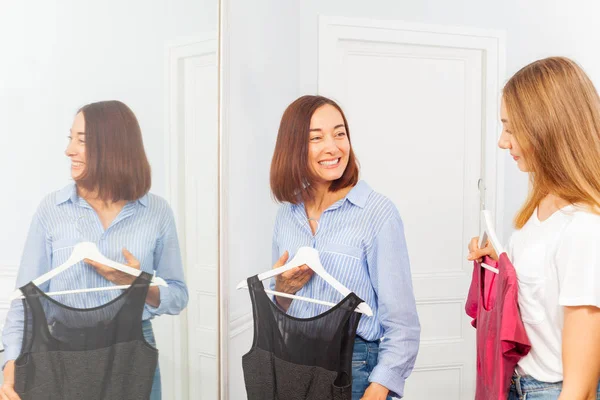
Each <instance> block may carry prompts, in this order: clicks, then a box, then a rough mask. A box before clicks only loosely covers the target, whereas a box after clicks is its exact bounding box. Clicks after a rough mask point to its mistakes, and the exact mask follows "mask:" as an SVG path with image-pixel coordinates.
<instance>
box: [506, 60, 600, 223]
mask: <svg viewBox="0 0 600 400" xmlns="http://www.w3.org/2000/svg"><path fill="white" fill-rule="evenodd" d="M503 101H504V105H505V107H506V112H507V114H508V118H509V122H510V128H511V131H512V134H513V135H514V136H515V139H516V140H517V142H518V143H519V145H520V146H521V149H522V150H523V154H524V156H525V161H526V163H527V167H528V169H529V171H530V174H529V179H530V189H529V194H528V197H527V200H526V201H525V204H524V205H523V206H522V207H521V209H520V210H519V212H518V213H517V215H516V217H515V221H514V223H515V226H516V228H518V229H519V228H522V227H523V225H525V223H526V222H527V220H528V219H529V218H530V217H531V215H532V214H533V212H534V210H535V208H536V207H537V206H538V204H539V203H540V201H541V200H542V199H543V198H544V197H545V196H546V195H547V194H550V193H552V194H554V195H556V196H558V197H560V198H563V199H565V200H567V201H568V202H570V203H572V204H578V205H581V206H584V207H585V208H587V209H589V210H590V211H592V212H594V213H596V214H600V98H599V97H598V92H597V91H596V89H595V88H594V85H593V84H592V81H591V80H590V79H589V77H588V76H587V75H586V74H585V72H584V71H583V70H582V69H581V67H580V66H579V65H577V64H576V63H575V62H574V61H572V60H570V59H568V58H565V57H550V58H546V59H543V60H538V61H535V62H533V63H531V64H529V65H527V66H525V67H523V68H522V69H521V70H520V71H518V72H517V73H516V74H515V75H514V76H513V77H512V78H510V80H509V81H508V82H507V83H506V85H505V86H504V90H503Z"/></svg>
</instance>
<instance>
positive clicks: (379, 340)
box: [354, 335, 381, 345]
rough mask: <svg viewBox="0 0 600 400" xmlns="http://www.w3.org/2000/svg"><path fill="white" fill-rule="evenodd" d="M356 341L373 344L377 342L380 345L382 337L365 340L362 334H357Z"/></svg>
mask: <svg viewBox="0 0 600 400" xmlns="http://www.w3.org/2000/svg"><path fill="white" fill-rule="evenodd" d="M354 343H355V344H356V343H366V344H369V343H372V344H376V345H379V343H381V339H377V340H365V339H363V338H361V337H360V336H358V335H356V338H355V339H354Z"/></svg>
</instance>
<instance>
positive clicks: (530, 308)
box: [469, 57, 600, 400]
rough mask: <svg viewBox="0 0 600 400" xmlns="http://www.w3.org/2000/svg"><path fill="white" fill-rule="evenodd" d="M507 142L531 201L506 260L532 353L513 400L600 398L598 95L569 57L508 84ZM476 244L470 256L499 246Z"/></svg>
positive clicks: (534, 66)
mask: <svg viewBox="0 0 600 400" xmlns="http://www.w3.org/2000/svg"><path fill="white" fill-rule="evenodd" d="M501 120H502V124H503V131H502V135H501V136H500V141H499V142H498V145H499V146H500V148H502V149H505V150H508V151H509V152H510V154H511V156H512V157H513V159H514V160H515V162H516V164H517V167H518V168H519V169H520V170H521V171H523V172H526V173H528V174H529V180H530V188H529V196H528V198H527V200H526V201H525V203H524V205H523V207H522V208H521V210H520V211H519V212H518V213H517V215H516V217H515V227H516V228H517V230H516V231H515V232H514V233H513V235H512V237H511V239H510V242H509V246H508V249H507V255H508V256H509V257H510V259H511V261H512V264H513V265H514V267H515V270H516V273H517V278H518V281H519V309H520V313H521V318H522V320H523V323H524V326H525V330H526V332H527V335H528V337H529V340H530V342H531V350H530V352H529V354H527V356H525V357H524V358H522V359H521V360H520V361H519V363H518V365H517V367H516V370H515V373H514V376H513V379H512V382H511V387H510V393H509V396H508V398H509V399H511V400H512V399H515V400H516V399H522V398H525V397H527V399H540V400H550V399H561V400H563V399H564V400H567V399H568V400H571V399H596V398H598V399H600V385H599V380H600V98H599V97H598V93H597V92H596V89H595V88H594V85H593V84H592V82H591V81H590V79H589V78H588V76H587V75H586V74H585V72H584V71H583V70H582V69H581V67H579V66H578V65H577V64H576V63H575V62H573V61H572V60H569V59H567V58H564V57H551V58H546V59H543V60H538V61H535V62H533V63H531V64H529V65H527V66H525V67H523V68H522V69H521V70H520V71H518V72H517V73H516V74H515V75H514V76H513V77H512V78H510V80H509V81H508V82H507V83H506V85H505V87H504V91H503V96H502V107H501ZM477 242H478V238H474V239H473V240H472V241H471V243H470V244H469V252H470V253H469V259H470V260H476V259H481V257H483V256H485V255H490V256H491V257H492V258H494V259H497V258H498V256H497V255H496V253H495V252H494V250H493V248H492V247H491V245H489V244H488V245H486V247H485V248H483V249H479V248H478V246H477Z"/></svg>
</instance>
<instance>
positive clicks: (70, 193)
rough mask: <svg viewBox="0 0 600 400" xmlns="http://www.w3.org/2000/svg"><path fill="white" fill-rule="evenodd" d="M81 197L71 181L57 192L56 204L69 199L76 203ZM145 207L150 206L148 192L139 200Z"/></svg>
mask: <svg viewBox="0 0 600 400" xmlns="http://www.w3.org/2000/svg"><path fill="white" fill-rule="evenodd" d="M78 199H79V195H78V194H77V186H76V185H75V183H70V184H68V185H67V186H65V187H64V188H62V189H61V190H59V191H58V193H57V194H56V205H60V204H63V203H66V202H67V201H69V200H70V201H71V203H72V204H76V203H77V200H78ZM137 202H138V203H140V204H141V205H142V206H144V207H148V193H146V194H145V195H143V196H142V197H140V198H139V199H138V200H137Z"/></svg>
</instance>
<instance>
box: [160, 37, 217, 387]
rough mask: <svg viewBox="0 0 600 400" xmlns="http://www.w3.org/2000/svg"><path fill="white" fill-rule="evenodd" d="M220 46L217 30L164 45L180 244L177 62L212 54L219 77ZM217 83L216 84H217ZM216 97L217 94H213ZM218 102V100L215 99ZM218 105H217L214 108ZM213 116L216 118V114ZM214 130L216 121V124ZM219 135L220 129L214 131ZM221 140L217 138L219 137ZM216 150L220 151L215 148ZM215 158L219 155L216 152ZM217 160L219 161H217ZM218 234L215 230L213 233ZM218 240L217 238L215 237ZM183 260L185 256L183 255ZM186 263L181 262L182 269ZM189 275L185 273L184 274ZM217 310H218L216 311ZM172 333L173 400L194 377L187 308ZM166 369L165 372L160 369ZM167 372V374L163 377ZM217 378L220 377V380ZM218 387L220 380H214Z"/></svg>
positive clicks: (169, 156) (168, 141)
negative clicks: (189, 360)
mask: <svg viewBox="0 0 600 400" xmlns="http://www.w3.org/2000/svg"><path fill="white" fill-rule="evenodd" d="M218 53H219V46H218V34H217V32H211V33H206V34H203V35H198V36H194V37H191V38H187V39H181V40H177V41H173V42H169V43H167V44H166V49H165V58H164V59H165V88H166V93H167V94H166V96H165V104H164V108H165V115H166V118H165V127H164V129H165V132H166V133H165V141H164V156H165V167H166V171H167V173H166V196H165V197H166V200H167V201H168V202H169V204H170V205H171V208H172V210H173V213H174V215H175V221H176V225H177V234H178V237H179V242H180V243H185V242H186V241H188V240H189V238H186V237H185V229H184V226H185V219H184V215H183V210H184V207H185V199H186V197H187V196H186V188H185V176H184V173H185V165H183V164H182V162H181V161H182V160H183V157H184V152H183V149H182V148H181V146H180V143H181V141H182V138H184V137H185V119H184V117H183V115H182V114H181V107H182V105H183V106H185V105H184V92H183V90H182V88H181V87H180V85H181V83H182V82H183V73H182V69H181V68H180V65H181V64H182V62H183V61H184V60H185V59H186V58H191V57H197V56H201V55H206V54H215V55H216V60H217V79H219V73H218V71H219V68H220V67H219V65H220V63H219V56H218ZM218 86H219V85H218ZM215 96H218V93H215ZM217 101H218V100H217ZM217 108H219V107H217ZM215 118H217V119H218V118H219V115H216V116H215ZM217 129H219V124H218V123H217ZM216 134H217V135H218V136H219V135H220V134H219V132H216ZM218 142H220V139H218ZM216 151H217V153H219V150H218V149H216ZM217 157H219V155H218V154H217ZM218 162H219V161H218ZM217 195H218V196H219V199H217V202H218V203H219V204H220V201H221V200H220V193H219V188H217ZM216 234H217V235H218V233H216ZM217 240H218V239H217ZM219 247H220V245H219ZM183 258H184V259H185V257H183ZM185 268H186V266H185V265H184V270H185ZM219 270H220V262H218V263H217V276H218V274H219V273H220V271H219ZM186 275H188V274H186ZM220 298H221V295H220V288H219V287H217V303H218V302H220ZM217 312H218V310H217ZM171 321H172V322H171V332H172V336H171V337H172V347H171V349H169V350H167V351H171V354H172V362H171V363H170V365H169V366H168V367H167V368H169V369H170V373H165V372H166V371H168V369H167V368H165V366H163V368H161V375H162V376H164V377H165V378H163V379H165V381H166V385H163V387H164V386H167V387H172V388H173V389H174V393H173V394H172V395H173V397H172V398H173V399H188V398H189V385H190V382H191V380H193V379H194V377H192V376H190V371H189V368H188V341H189V340H190V339H191V338H189V337H188V315H187V309H186V310H184V311H183V312H182V313H181V315H180V316H179V317H177V318H171ZM219 324H220V322H219ZM217 336H218V339H217V340H218V341H219V342H218V343H219V345H218V349H217V365H218V368H221V366H220V365H221V352H220V347H221V345H220V340H221V337H220V334H219V333H217ZM162 371H165V372H162ZM165 375H166V376H165ZM219 380H220V379H219ZM217 385H218V386H219V389H220V383H217Z"/></svg>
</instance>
